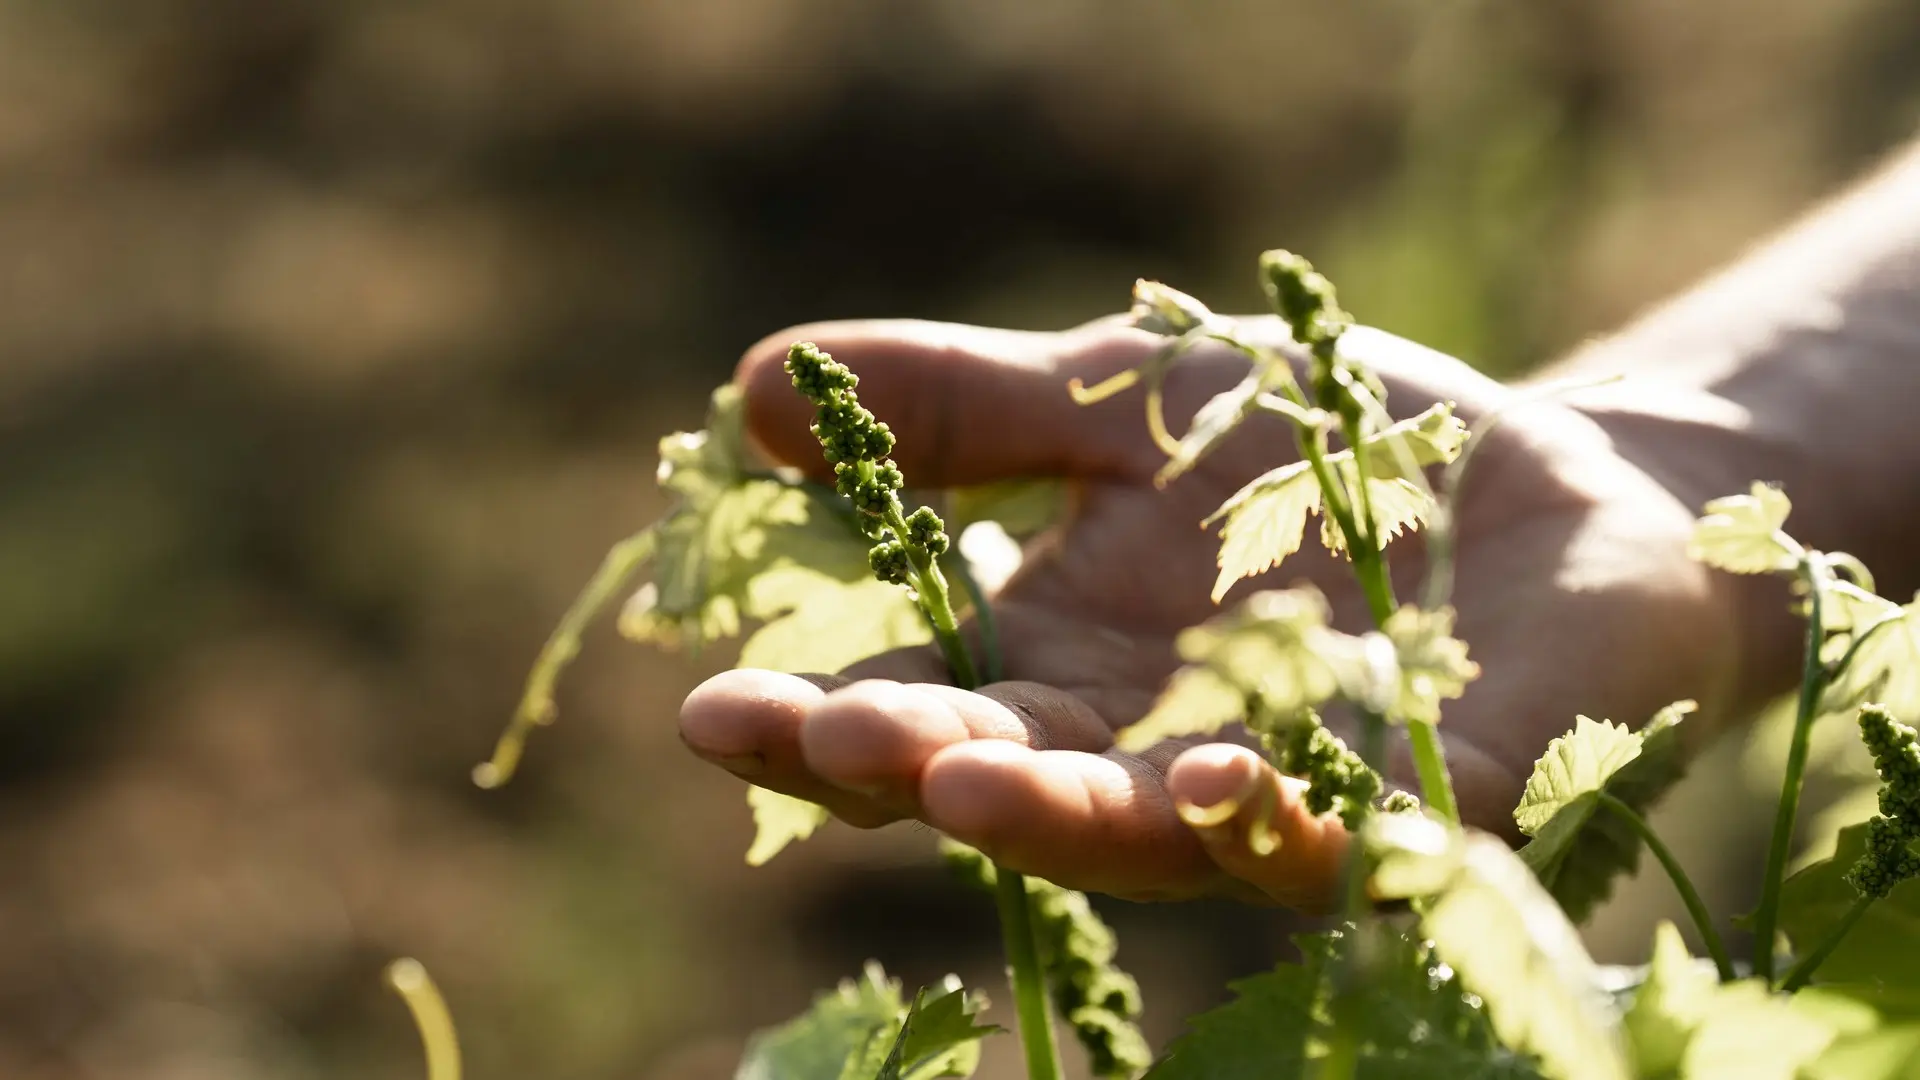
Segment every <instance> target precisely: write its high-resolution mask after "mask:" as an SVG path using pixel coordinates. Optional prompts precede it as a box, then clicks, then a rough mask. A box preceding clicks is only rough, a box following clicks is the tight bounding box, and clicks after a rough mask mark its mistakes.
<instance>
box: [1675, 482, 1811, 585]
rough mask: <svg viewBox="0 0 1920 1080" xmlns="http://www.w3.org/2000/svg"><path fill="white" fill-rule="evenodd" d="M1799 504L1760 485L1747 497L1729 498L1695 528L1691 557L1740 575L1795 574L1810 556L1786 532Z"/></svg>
mask: <svg viewBox="0 0 1920 1080" xmlns="http://www.w3.org/2000/svg"><path fill="white" fill-rule="evenodd" d="M1792 509H1793V504H1792V503H1790V502H1788V501H1787V496H1786V494H1785V493H1784V492H1782V491H1781V490H1780V489H1779V488H1776V487H1771V486H1769V485H1766V484H1763V483H1760V482H1759V481H1757V480H1756V481H1754V484H1753V487H1752V489H1751V490H1749V491H1748V492H1747V494H1745V495H1728V496H1725V497H1724V498H1719V499H1715V500H1713V501H1712V502H1710V503H1708V504H1707V506H1706V513H1705V514H1704V515H1702V516H1701V518H1700V520H1699V521H1697V522H1696V523H1695V524H1694V527H1693V537H1692V539H1690V540H1689V541H1688V542H1687V554H1688V555H1689V556H1691V557H1693V558H1695V559H1697V560H1699V561H1701V562H1703V563H1706V564H1707V565H1708V566H1715V567H1719V568H1720V569H1722V570H1727V571H1730V572H1732V573H1735V574H1768V573H1776V572H1780V571H1786V570H1792V569H1793V568H1794V567H1795V566H1797V565H1799V562H1800V558H1801V556H1802V555H1804V554H1805V551H1804V550H1803V549H1802V548H1801V547H1800V545H1799V544H1798V543H1795V542H1794V540H1793V538H1792V537H1790V536H1788V535H1787V534H1786V533H1785V532H1783V531H1781V526H1782V525H1784V524H1786V520H1787V514H1788V512H1789V511H1791V510H1792Z"/></svg>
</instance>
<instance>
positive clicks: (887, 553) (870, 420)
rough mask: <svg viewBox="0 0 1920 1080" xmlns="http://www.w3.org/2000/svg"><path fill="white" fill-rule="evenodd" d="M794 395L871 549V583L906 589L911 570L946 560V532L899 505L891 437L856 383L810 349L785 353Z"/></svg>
mask: <svg viewBox="0 0 1920 1080" xmlns="http://www.w3.org/2000/svg"><path fill="white" fill-rule="evenodd" d="M786 370H787V374H788V375H790V376H792V377H793V386H794V389H796V390H798V391H800V393H801V394H802V395H804V396H805V397H806V399H807V400H808V401H810V402H812V403H813V407H814V416H813V425H812V427H811V428H810V430H811V431H812V432H813V437H814V438H816V439H818V440H819V441H820V453H821V454H822V456H824V457H825V458H826V459H827V463H828V464H829V465H832V466H833V480H834V489H835V490H836V491H838V492H839V493H840V494H842V495H844V496H846V497H847V500H848V501H850V502H851V503H853V507H854V509H855V510H857V511H859V514H858V518H859V522H860V528H861V530H862V531H863V532H864V533H866V535H867V538H868V539H870V540H872V541H873V542H874V544H873V547H872V549H870V550H869V551H868V552H867V563H868V565H870V566H871V567H872V568H873V573H874V576H875V577H878V578H879V579H880V580H882V581H891V582H894V583H896V584H900V585H908V584H911V583H912V581H913V578H914V576H915V574H916V572H917V571H918V570H919V568H921V567H924V566H926V565H928V564H930V563H931V562H932V561H933V560H934V559H936V558H938V557H939V556H941V555H944V554H946V552H947V548H948V547H949V546H950V541H949V540H948V538H947V532H946V524H945V523H944V522H942V521H941V520H940V516H939V515H938V514H935V513H934V512H933V510H932V509H931V508H929V507H925V506H922V507H920V508H919V509H917V510H915V511H913V513H911V514H908V513H906V511H905V508H904V507H902V506H901V503H900V488H901V486H902V485H903V484H905V482H906V480H905V477H903V476H902V475H901V474H900V468H899V466H897V465H895V464H894V463H893V459H891V458H889V457H888V456H887V455H888V454H891V453H892V452H893V431H892V429H890V428H888V427H887V425H886V424H885V423H883V422H881V421H880V420H877V419H875V418H874V415H873V413H871V412H869V411H867V409H866V408H865V407H864V406H862V405H861V404H860V398H859V396H858V395H856V394H855V393H854V388H855V387H857V386H859V385H860V377H859V376H858V375H855V374H854V373H853V372H852V371H851V370H850V369H849V368H848V367H847V365H845V364H842V363H840V362H839V361H838V360H835V359H834V358H833V357H832V356H831V355H830V354H828V353H826V352H823V351H821V349H820V348H819V346H817V345H815V344H814V343H813V342H811V341H799V342H795V343H794V345H793V347H792V348H790V349H788V350H787V362H786Z"/></svg>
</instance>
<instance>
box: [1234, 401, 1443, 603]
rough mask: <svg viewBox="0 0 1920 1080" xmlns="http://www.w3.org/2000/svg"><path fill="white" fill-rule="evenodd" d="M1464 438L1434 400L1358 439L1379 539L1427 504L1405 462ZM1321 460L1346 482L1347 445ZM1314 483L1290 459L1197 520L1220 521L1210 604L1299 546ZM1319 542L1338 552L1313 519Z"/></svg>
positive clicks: (1407, 523)
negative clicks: (1367, 470)
mask: <svg viewBox="0 0 1920 1080" xmlns="http://www.w3.org/2000/svg"><path fill="white" fill-rule="evenodd" d="M1465 441H1466V425H1464V424H1462V423H1461V422H1460V418H1459V417H1457V416H1454V415H1453V410H1452V408H1451V407H1450V406H1448V405H1446V404H1444V403H1442V404H1438V405H1435V406H1433V407H1432V408H1429V409H1427V410H1426V411H1425V412H1422V413H1421V414H1419V415H1418V416H1415V417H1412V418H1410V419H1407V420H1402V421H1400V422H1399V423H1397V424H1394V425H1393V426H1392V427H1389V428H1387V429H1385V430H1383V431H1380V432H1377V433H1375V434H1373V435H1371V436H1368V438H1367V439H1366V443H1365V445H1366V447H1367V450H1368V455H1367V461H1368V464H1369V465H1370V466H1371V473H1372V476H1371V480H1372V483H1371V484H1370V485H1369V487H1368V492H1369V493H1370V494H1371V495H1373V497H1374V514H1375V516H1376V517H1377V518H1378V519H1379V525H1380V527H1381V528H1380V534H1381V540H1382V542H1383V543H1384V542H1385V541H1386V540H1387V539H1389V538H1390V537H1392V536H1395V535H1398V534H1399V533H1401V532H1404V531H1409V530H1412V529H1415V528H1418V527H1419V525H1420V524H1421V523H1422V522H1424V521H1425V520H1426V516H1427V514H1428V513H1429V512H1430V511H1431V510H1432V508H1433V497H1432V496H1431V495H1430V494H1428V493H1427V491H1426V489H1425V488H1423V487H1422V486H1420V485H1419V484H1417V483H1414V482H1413V477H1412V475H1411V474H1410V473H1408V472H1407V471H1406V469H1405V466H1406V465H1412V466H1415V467H1424V466H1427V465H1440V464H1445V463H1447V462H1450V461H1452V460H1453V459H1454V458H1455V457H1457V456H1459V453H1460V447H1461V445H1462V444H1463V443H1464V442H1465ZM1326 460H1327V463H1328V464H1329V465H1330V466H1332V467H1333V468H1334V469H1335V470H1336V471H1337V472H1339V473H1340V475H1341V476H1342V477H1343V478H1344V479H1345V480H1346V482H1347V484H1348V486H1349V487H1351V486H1352V485H1353V484H1354V483H1355V481H1356V480H1357V478H1358V474H1357V473H1356V472H1355V471H1354V464H1353V451H1351V450H1340V451H1337V452H1335V453H1332V454H1328V455H1327V458H1326ZM1320 498H1321V493H1320V486H1319V483H1318V481H1317V480H1316V479H1315V477H1314V475H1313V472H1312V470H1311V469H1310V468H1309V467H1308V465H1307V463H1306V462H1303V461H1296V462H1293V463H1291V464H1288V465H1282V466H1280V467H1279V468H1277V469H1273V470H1271V471H1270V472H1267V473H1264V474H1262V475H1260V476H1258V477H1255V478H1254V479H1253V480H1252V481H1250V482H1249V483H1247V484H1246V485H1245V486H1244V487H1242V488H1241V489H1240V490H1239V491H1236V492H1234V493H1233V494H1232V495H1230V496H1228V498H1227V501H1226V502H1223V503H1221V504H1220V508H1219V509H1217V510H1215V511H1214V512H1213V513H1212V514H1209V515H1208V516H1207V518H1206V520H1205V521H1203V522H1201V524H1202V525H1212V524H1213V523H1214V522H1216V521H1223V522H1224V523H1223V524H1222V525H1221V527H1220V557H1219V564H1220V576H1219V578H1218V579H1216V580H1215V582H1214V585H1213V599H1214V602H1215V603H1219V602H1220V598H1221V597H1223V596H1225V595H1226V594H1227V590H1228V589H1230V588H1232V587H1233V583H1234V582H1236V581H1239V580H1240V579H1241V578H1243V577H1252V576H1254V575H1255V574H1261V573H1265V572H1266V571H1267V570H1270V569H1272V568H1273V567H1276V566H1278V565H1280V563H1281V562H1282V561H1283V560H1285V559H1286V557H1287V556H1289V555H1291V554H1293V553H1294V552H1296V551H1298V550H1300V539H1301V537H1302V535H1303V534H1304V533H1305V530H1306V523H1307V515H1308V514H1310V513H1319V512H1320ZM1321 542H1322V543H1324V544H1325V545H1326V546H1327V548H1328V549H1329V550H1332V551H1341V550H1344V540H1343V538H1342V537H1341V536H1340V530H1339V529H1338V528H1335V527H1333V526H1332V525H1331V524H1330V523H1328V522H1325V521H1323V522H1322V523H1321Z"/></svg>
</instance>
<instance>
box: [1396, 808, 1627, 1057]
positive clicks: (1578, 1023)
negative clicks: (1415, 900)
mask: <svg viewBox="0 0 1920 1080" xmlns="http://www.w3.org/2000/svg"><path fill="white" fill-rule="evenodd" d="M1374 825H1375V828H1373V829H1372V830H1370V833H1369V845H1370V846H1373V847H1375V849H1376V850H1377V851H1378V854H1379V869H1378V872H1377V873H1376V874H1375V876H1374V882H1373V884H1374V892H1375V895H1376V896H1379V897H1381V898H1395V897H1399V896H1402V895H1404V894H1405V890H1406V888H1407V887H1408V886H1410V885H1417V886H1419V888H1420V891H1421V892H1422V893H1427V892H1428V890H1430V889H1434V886H1435V885H1436V884H1437V885H1438V888H1437V889H1435V890H1434V891H1432V892H1431V894H1430V895H1427V896H1426V897H1425V899H1424V900H1423V902H1422V906H1421V916H1420V929H1421V932H1422V933H1424V934H1425V935H1426V936H1427V937H1428V938H1430V939H1432V941H1433V945H1434V950H1435V951H1436V952H1437V953H1438V954H1439V957H1440V959H1441V960H1443V961H1445V962H1446V963H1447V964H1448V965H1449V966H1451V967H1452V968H1453V970H1454V971H1456V972H1458V973H1459V977H1460V982H1461V985H1462V986H1464V987H1465V988H1466V990H1467V991H1469V992H1470V993H1473V994H1475V995H1477V996H1478V997H1479V998H1480V999H1481V1000H1482V1001H1484V1002H1485V1003H1486V1007H1487V1010H1488V1013H1489V1014H1490V1016H1491V1017H1492V1020H1493V1026H1494V1030H1495V1031H1497V1032H1498V1033H1499V1035H1500V1041H1501V1042H1502V1043H1504V1044H1505V1045H1507V1046H1509V1047H1512V1048H1514V1049H1516V1050H1522V1051H1528V1052H1531V1053H1534V1054H1536V1055H1538V1056H1539V1058H1540V1060H1541V1063H1542V1066H1543V1071H1544V1072H1546V1073H1547V1074H1548V1075H1551V1076H1556V1077H1560V1078H1561V1080H1624V1078H1625V1077H1627V1076H1628V1071H1627V1066H1626V1062H1625V1060H1624V1056H1623V1048H1622V1047H1621V1045H1620V1043H1619V1040H1618V1037H1617V1034H1616V1032H1615V1031H1614V1029H1613V1027H1612V1023H1611V1020H1610V1007H1611V1006H1610V1003H1609V1001H1608V999H1607V995H1606V994H1605V993H1604V992H1602V991H1601V990H1600V984H1599V973H1598V971H1597V970H1596V969H1595V967H1594V964H1593V960H1592V959H1591V958H1590V957H1589V956H1588V955H1587V951H1586V948H1585V946H1583V945H1582V944H1581V942H1580V935H1579V933H1578V931H1576V930H1575V929H1574V928H1573V924H1572V923H1570V922H1568V921H1567V918H1566V916H1565V915H1563V914H1562V913H1561V911H1560V906H1559V905H1558V904H1556V903H1555V902H1554V900H1553V898H1552V897H1551V896H1549V895H1547V893H1546V891H1545V890H1544V889H1542V888H1541V886H1540V884H1539V882H1537V881H1536V880H1534V876H1533V874H1532V872H1531V871H1530V870H1528V869H1527V867H1526V865H1525V864H1524V863H1522V862H1521V861H1520V860H1519V859H1517V858H1516V857H1515V856H1514V854H1513V852H1512V851H1510V850H1509V849H1508V848H1507V846H1506V844H1504V843H1502V842H1500V841H1499V840H1497V839H1495V838H1493V837H1491V836H1488V835H1487V834H1485V833H1478V832H1473V833H1459V832H1455V831H1452V830H1449V829H1447V828H1446V827H1444V826H1442V825H1440V824H1439V823H1437V822H1434V821H1432V820H1429V819H1424V818H1420V817H1416V816H1415V815H1412V814H1393V815H1381V816H1379V817H1378V818H1376V819H1375V820H1374ZM1491 927H1497V928H1499V930H1498V932H1495V933H1490V932H1489V928H1491Z"/></svg>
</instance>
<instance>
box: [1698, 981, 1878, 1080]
mask: <svg viewBox="0 0 1920 1080" xmlns="http://www.w3.org/2000/svg"><path fill="white" fill-rule="evenodd" d="M1873 1024H1874V1017H1873V1012H1872V1010H1870V1009H1866V1008H1864V1007H1861V1006H1859V1005H1857V1004H1854V1003H1850V1002H1847V1001H1845V1000H1843V999H1837V998H1831V997H1827V996H1824V995H1820V994H1818V993H1801V994H1797V995H1794V996H1793V997H1787V996H1785V995H1781V994H1773V993H1770V992H1768V990H1767V987H1766V984H1765V983H1763V982H1762V981H1760V980H1758V979H1748V980H1745V981H1743V982H1737V983H1728V984H1727V985H1725V986H1721V987H1718V988H1717V989H1716V990H1715V991H1714V994H1713V997H1712V998H1711V999H1710V1000H1709V1002H1708V1003H1707V1006H1706V1010H1705V1015H1704V1016H1703V1017H1702V1018H1701V1020H1700V1023H1699V1025H1698V1026H1697V1027H1696V1028H1695V1029H1694V1032H1693V1037H1692V1038H1691V1039H1689V1040H1688V1042H1687V1049H1686V1053H1685V1055H1684V1056H1683V1057H1682V1059H1681V1064H1680V1076H1681V1077H1682V1078H1683V1080H1798V1078H1800V1077H1803V1076H1805V1075H1806V1073H1805V1072H1804V1070H1805V1069H1806V1068H1807V1067H1808V1066H1810V1065H1811V1064H1812V1063H1813V1062H1814V1061H1816V1060H1818V1059H1819V1058H1820V1057H1821V1055H1822V1054H1823V1052H1824V1051H1826V1050H1827V1049H1828V1048H1829V1047H1831V1046H1833V1045H1834V1044H1835V1042H1836V1041H1837V1040H1839V1039H1841V1038H1843V1037H1845V1036H1847V1035H1852V1034H1858V1033H1862V1032H1865V1031H1867V1030H1870V1029H1871V1028H1872V1027H1873Z"/></svg>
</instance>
